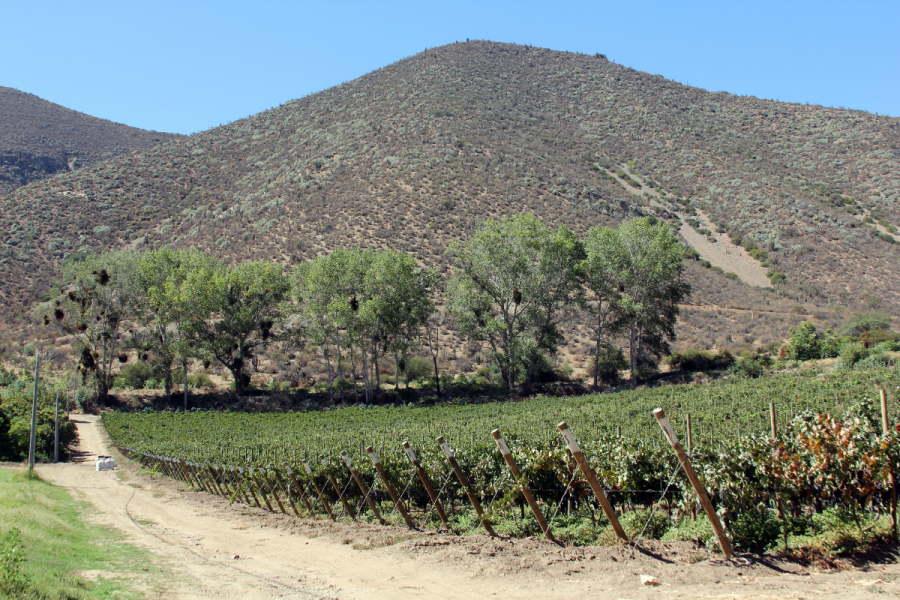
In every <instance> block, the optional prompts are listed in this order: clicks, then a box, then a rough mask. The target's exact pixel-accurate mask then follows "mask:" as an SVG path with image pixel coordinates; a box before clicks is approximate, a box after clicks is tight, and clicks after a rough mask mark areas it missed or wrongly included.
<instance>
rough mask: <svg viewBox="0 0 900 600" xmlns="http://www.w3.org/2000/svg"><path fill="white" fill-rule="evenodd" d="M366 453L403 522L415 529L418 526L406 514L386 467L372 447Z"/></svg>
mask: <svg viewBox="0 0 900 600" xmlns="http://www.w3.org/2000/svg"><path fill="white" fill-rule="evenodd" d="M366 453H367V454H368V455H369V458H370V459H371V460H372V464H373V465H374V466H375V470H376V471H378V475H379V477H381V480H382V481H383V482H384V487H385V488H387V491H388V494H390V495H391V500H393V501H394V506H396V507H397V510H398V511H400V515H401V516H403V520H404V521H406V525H407V527H409V528H410V529H415V528H416V524H415V523H413V520H412V519H410V518H409V513H408V512H406V509H405V508H403V502H401V500H400V496H398V495H397V491H396V490H395V489H394V486H392V485H391V483H390V482H389V481H388V478H387V473H385V471H384V467H383V466H382V465H381V461H380V460H378V455H377V454H376V453H375V450H374V449H373V448H372V446H369V447H368V448H366Z"/></svg>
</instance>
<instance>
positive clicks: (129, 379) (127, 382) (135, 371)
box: [115, 361, 154, 390]
mask: <svg viewBox="0 0 900 600" xmlns="http://www.w3.org/2000/svg"><path fill="white" fill-rule="evenodd" d="M153 375H154V374H153V369H152V368H151V367H150V365H148V364H147V363H145V362H143V361H138V362H135V363H131V364H127V365H125V366H124V367H122V368H121V370H119V375H118V376H117V377H116V379H115V387H121V388H125V389H129V390H142V389H144V386H145V385H146V383H147V380H149V379H151V378H152V377H153Z"/></svg>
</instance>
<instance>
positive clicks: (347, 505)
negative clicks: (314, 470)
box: [320, 456, 356, 519]
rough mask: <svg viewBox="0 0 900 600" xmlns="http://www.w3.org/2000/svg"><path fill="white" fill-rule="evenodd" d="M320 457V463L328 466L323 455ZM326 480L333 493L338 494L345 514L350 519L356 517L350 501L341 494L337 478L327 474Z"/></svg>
mask: <svg viewBox="0 0 900 600" xmlns="http://www.w3.org/2000/svg"><path fill="white" fill-rule="evenodd" d="M320 458H321V459H322V464H323V465H325V466H326V467H327V466H328V461H326V460H325V457H324V456H322V457H320ZM328 480H329V481H330V482H331V487H333V488H334V493H335V494H337V495H338V498H340V499H341V504H343V505H344V510H346V511H347V515H349V517H350V518H351V519H355V518H356V517H355V516H354V515H353V510H352V509H351V508H350V503H349V502H347V499H346V498H344V494H343V492H341V486H339V485H338V482H337V480H336V479H335V478H334V475H329V476H328Z"/></svg>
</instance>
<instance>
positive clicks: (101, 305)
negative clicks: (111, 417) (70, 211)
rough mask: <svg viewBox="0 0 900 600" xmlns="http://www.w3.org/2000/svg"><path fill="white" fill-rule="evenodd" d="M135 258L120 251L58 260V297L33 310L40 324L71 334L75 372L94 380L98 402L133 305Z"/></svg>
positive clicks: (108, 381) (106, 388)
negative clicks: (40, 318) (53, 324)
mask: <svg viewBox="0 0 900 600" xmlns="http://www.w3.org/2000/svg"><path fill="white" fill-rule="evenodd" d="M139 256H140V255H139V254H138V253H136V252H133V251H130V250H123V251H119V252H105V253H103V254H99V255H88V256H85V257H83V258H82V259H81V260H76V261H70V262H67V263H64V264H63V265H62V278H61V280H60V283H59V287H58V291H59V295H58V297H57V298H56V300H55V301H54V302H53V303H52V304H51V305H49V306H47V305H44V306H42V307H40V308H39V310H40V311H41V312H42V313H43V316H44V320H45V322H46V323H48V324H49V323H50V322H51V320H52V321H55V322H56V323H57V324H58V326H59V327H60V328H61V329H62V330H63V331H64V332H66V333H68V334H70V335H72V336H73V337H74V338H75V344H74V346H75V348H74V349H75V351H76V353H77V354H78V370H79V371H80V372H81V374H82V377H83V379H84V380H85V381H87V380H88V379H91V380H93V381H94V383H95V384H96V386H97V397H98V399H99V400H100V401H103V400H104V399H105V398H106V396H107V395H108V394H109V388H110V385H111V384H112V366H113V363H114V362H115V360H116V359H117V358H118V355H117V351H116V349H117V347H118V345H119V340H120V336H121V332H122V331H123V330H124V329H125V327H124V326H125V323H126V321H127V320H128V319H129V318H130V317H131V315H132V311H133V309H134V305H135V300H136V287H137V264H138V259H139Z"/></svg>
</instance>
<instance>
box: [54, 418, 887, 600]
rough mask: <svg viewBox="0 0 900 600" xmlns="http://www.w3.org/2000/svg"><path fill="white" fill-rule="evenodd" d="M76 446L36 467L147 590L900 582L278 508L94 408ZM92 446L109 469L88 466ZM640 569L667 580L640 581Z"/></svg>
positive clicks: (606, 591) (873, 589)
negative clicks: (225, 493) (313, 516)
mask: <svg viewBox="0 0 900 600" xmlns="http://www.w3.org/2000/svg"><path fill="white" fill-rule="evenodd" d="M73 419H74V420H75V422H76V424H77V426H78V432H79V436H80V440H81V442H80V444H81V445H80V447H79V448H78V451H77V453H76V455H75V459H74V460H73V461H72V462H70V463H65V464H59V465H45V466H42V467H41V468H40V472H41V475H42V476H43V477H45V478H47V479H49V480H51V481H53V482H54V483H56V484H57V485H60V486H62V487H65V488H68V489H70V490H71V491H72V492H73V494H75V495H76V496H81V497H83V498H84V499H85V500H87V501H88V502H90V503H91V504H92V505H93V506H94V507H95V508H96V510H97V517H96V518H97V520H98V522H102V523H104V524H108V525H111V526H113V527H115V528H118V529H120V530H122V531H124V532H125V533H126V535H127V536H128V538H129V539H130V540H131V541H132V542H133V543H135V544H138V545H140V546H144V547H146V548H148V549H149V550H150V552H151V553H152V554H153V555H154V556H156V557H158V564H161V565H164V566H167V568H168V569H169V570H171V572H172V574H173V575H172V577H170V578H167V579H166V580H165V581H163V582H156V583H154V584H153V585H152V586H150V587H151V588H154V587H155V588H156V589H154V591H152V592H150V593H148V597H155V598H174V599H194V598H217V599H223V600H227V599H230V598H242V599H244V598H249V599H252V598H291V599H293V598H298V599H311V598H341V599H374V600H387V599H392V600H393V599H406V598H440V599H441V600H454V599H469V598H492V597H502V598H507V599H518V598H521V599H526V598H527V599H535V598H541V599H543V598H565V599H566V600H578V599H587V598H591V599H593V598H604V599H605V598H609V599H619V598H629V599H635V600H637V599H639V598H660V597H664V598H699V597H703V598H797V599H799V598H812V597H817V598H838V597H840V598H841V600H852V599H855V598H869V597H873V598H874V597H884V594H888V595H895V596H896V595H898V594H900V567H898V565H897V564H896V561H895V560H894V561H893V562H891V561H890V559H889V560H888V562H885V563H884V564H880V563H878V564H869V565H868V566H866V567H864V568H862V569H858V568H857V569H843V570H836V571H818V570H817V569H815V568H813V567H805V566H803V565H798V564H795V563H786V562H779V561H777V560H775V559H770V558H768V557H763V558H760V557H748V558H745V559H741V560H738V561H733V562H724V561H717V560H715V559H710V558H709V555H708V553H707V551H706V550H704V549H702V548H699V547H696V546H694V545H692V544H689V543H682V544H667V545H662V544H658V543H656V544H647V545H645V546H644V547H643V549H639V550H633V549H632V548H631V547H618V548H558V547H556V546H554V545H552V544H550V543H548V542H545V541H541V540H536V539H528V540H493V539H490V538H487V537H483V536H470V537H465V538H458V537H454V536H445V535H440V534H436V533H431V532H423V533H411V532H409V531H408V530H406V529H400V528H391V527H375V526H369V525H363V524H350V523H330V522H324V521H304V520H302V519H294V518H289V517H286V516H283V515H271V514H268V513H264V512H262V511H259V510H258V509H251V508H248V507H246V506H243V505H238V504H234V505H231V506H228V505H227V503H226V502H225V501H224V500H223V499H221V498H218V497H214V496H210V495H208V494H205V493H202V492H195V491H190V490H186V489H185V488H184V486H183V485H182V484H180V483H178V482H174V481H171V480H168V479H165V478H162V477H160V476H158V475H154V476H152V477H151V476H150V474H148V473H145V472H142V471H140V470H139V465H136V463H130V462H129V461H126V460H124V459H122V458H121V456H118V455H117V453H116V452H114V451H112V452H111V451H110V450H109V448H107V447H106V445H105V444H104V441H103V440H104V437H103V436H104V434H103V432H102V428H101V426H100V425H99V423H97V421H96V417H93V416H89V415H75V416H73ZM97 454H111V455H113V456H116V458H117V459H118V461H119V467H118V468H117V470H116V471H114V472H109V471H105V472H97V471H95V470H94V457H95V456H96V455H97ZM641 575H650V576H654V577H656V578H657V580H658V581H659V583H660V585H659V586H646V585H642V584H641V581H640V576H641Z"/></svg>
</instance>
